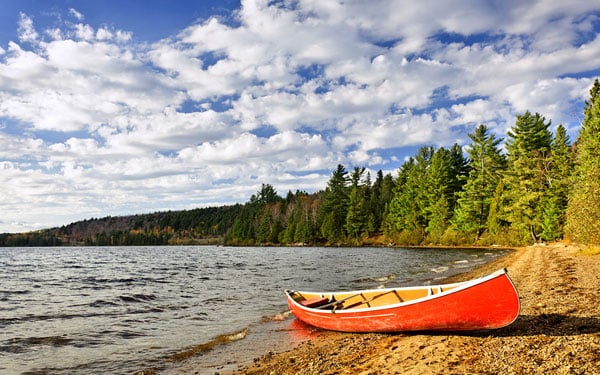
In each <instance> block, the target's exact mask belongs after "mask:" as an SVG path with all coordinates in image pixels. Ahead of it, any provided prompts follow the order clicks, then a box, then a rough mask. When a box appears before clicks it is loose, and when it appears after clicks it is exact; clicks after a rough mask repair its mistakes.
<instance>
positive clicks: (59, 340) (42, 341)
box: [0, 336, 73, 353]
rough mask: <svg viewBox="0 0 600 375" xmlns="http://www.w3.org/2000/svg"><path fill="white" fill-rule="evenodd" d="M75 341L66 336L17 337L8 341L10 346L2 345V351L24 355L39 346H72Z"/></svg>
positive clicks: (0, 348)
mask: <svg viewBox="0 0 600 375" xmlns="http://www.w3.org/2000/svg"><path fill="white" fill-rule="evenodd" d="M72 342H73V339H69V338H66V337H64V336H44V337H17V338H12V339H9V340H7V343H8V345H1V346H0V351H3V352H7V353H24V352H27V351H30V350H34V349H35V347H37V346H51V347H60V346H66V345H70V344H71V343H72Z"/></svg>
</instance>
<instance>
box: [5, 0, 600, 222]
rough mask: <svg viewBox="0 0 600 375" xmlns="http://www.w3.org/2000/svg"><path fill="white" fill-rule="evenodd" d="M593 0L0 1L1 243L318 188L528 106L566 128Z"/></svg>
mask: <svg viewBox="0 0 600 375" xmlns="http://www.w3.org/2000/svg"><path fill="white" fill-rule="evenodd" d="M599 31H600V4H598V3H597V2H593V1H588V0H585V1H579V0H575V1H570V2H556V1H553V0H542V1H521V0H507V1H502V2H498V1H481V0H461V1H444V2H439V1H433V0H423V1H418V2H414V1H397V0H374V1H369V2H365V1H358V0H357V1H344V2H341V1H333V0H332V1H322V0H298V1H287V0H282V1H266V0H252V1H250V0H249V1H242V2H237V1H217V0H214V1H167V0H164V1H159V0H153V1H149V0H144V1H134V0H129V1H106V0H104V1H92V0H87V1H84V0H79V1H78V0H70V1H69V0H64V1H39V0H38V1H36V0H21V1H16V0H3V1H1V2H0V186H1V188H0V196H1V198H2V199H0V232H21V231H27V230H34V229H39V228H47V227H53V226H60V225H65V224H68V223H70V222H73V221H76V220H81V219H86V218H91V217H104V216H107V215H113V216H115V215H125V214H137V213H146V212H153V211H159V210H178V209H190V208H194V207H203V206H210V205H222V204H230V203H235V202H246V201H247V200H248V199H249V197H250V195H251V194H253V193H255V192H256V191H257V190H258V189H260V185H261V184H262V183H268V184H271V185H273V186H274V187H275V188H276V189H277V190H278V191H279V192H280V194H282V195H284V194H285V193H286V192H287V191H288V190H290V189H291V190H293V191H295V190H296V189H302V190H307V191H316V190H319V189H323V188H324V187H325V184H326V182H327V180H328V179H329V177H330V174H331V171H332V170H333V169H335V167H336V166H337V164H339V163H341V164H343V165H345V166H346V167H347V168H349V169H350V168H352V167H354V166H365V167H367V168H368V169H369V170H370V171H372V173H373V174H374V173H375V172H376V171H377V170H378V169H382V170H383V171H384V172H390V173H394V174H395V173H396V170H397V169H398V167H399V166H400V165H401V163H402V162H403V161H404V160H405V158H406V157H407V156H411V155H414V153H415V151H416V150H417V149H418V148H419V147H421V146H424V145H434V146H436V147H441V146H451V145H452V144H453V143H455V142H458V143H459V144H461V145H465V144H466V143H467V142H468V137H467V134H468V133H469V132H471V131H472V130H473V129H474V127H475V126H476V125H478V124H480V123H483V124H486V125H487V126H488V127H489V128H490V129H491V130H492V131H493V132H495V133H496V134H497V135H498V136H500V137H504V136H505V134H506V131H507V130H508V129H509V128H510V126H511V125H512V124H514V120H515V118H516V115H517V114H520V113H523V112H525V111H526V110H530V111H532V112H540V113H541V114H543V115H544V116H545V117H546V118H547V119H550V120H552V123H553V124H554V126H556V125H558V124H559V123H562V124H564V125H565V126H566V127H567V129H568V131H569V133H570V135H571V138H572V140H574V139H575V137H576V136H577V132H578V129H579V124H580V121H581V108H582V103H583V101H584V100H585V99H586V98H587V95H588V91H589V88H590V87H591V85H592V82H593V80H594V78H596V77H598V76H599V75H600V38H599V37H598V32H599Z"/></svg>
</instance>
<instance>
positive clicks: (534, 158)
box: [503, 111, 552, 243]
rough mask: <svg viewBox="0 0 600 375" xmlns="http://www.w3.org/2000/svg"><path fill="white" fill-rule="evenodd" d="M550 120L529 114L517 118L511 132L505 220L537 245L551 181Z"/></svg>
mask: <svg viewBox="0 0 600 375" xmlns="http://www.w3.org/2000/svg"><path fill="white" fill-rule="evenodd" d="M549 128H550V121H548V122H546V119H545V118H544V117H543V116H542V115H540V114H539V113H536V114H535V115H532V114H531V113H530V112H529V111H527V112H525V113H524V114H523V115H518V116H517V121H516V123H515V125H513V127H512V128H511V130H510V131H509V132H508V141H507V143H506V149H507V151H508V173H507V176H506V180H505V190H504V194H506V197H505V198H506V200H507V201H508V205H507V206H505V207H504V210H503V217H504V219H505V220H506V221H508V222H509V223H510V225H511V228H512V229H513V230H515V231H516V232H517V233H518V235H519V238H517V240H519V241H523V242H525V241H526V238H527V237H528V236H530V237H531V240H532V241H533V242H534V243H536V242H537V241H538V239H539V235H540V233H541V232H542V223H543V211H544V206H545V200H544V199H545V193H546V188H547V186H548V182H549V175H548V171H549V163H550V146H551V143H552V133H551V132H550V130H549Z"/></svg>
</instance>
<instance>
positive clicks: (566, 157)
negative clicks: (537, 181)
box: [542, 124, 573, 241]
mask: <svg viewBox="0 0 600 375" xmlns="http://www.w3.org/2000/svg"><path fill="white" fill-rule="evenodd" d="M572 171H573V157H572V154H571V145H570V142H569V136H568V135H567V130H566V129H565V127H564V126H562V124H561V125H558V127H557V129H556V133H555V135H554V140H553V141H552V148H551V155H550V171H549V175H550V180H549V186H548V191H547V199H546V203H545V207H544V222H543V224H542V228H543V232H542V238H543V239H544V240H546V241H550V240H555V239H558V238H561V237H562V236H563V232H564V226H565V221H566V211H567V204H568V194H569V188H570V186H571V185H570V182H571V180H570V177H571V173H572Z"/></svg>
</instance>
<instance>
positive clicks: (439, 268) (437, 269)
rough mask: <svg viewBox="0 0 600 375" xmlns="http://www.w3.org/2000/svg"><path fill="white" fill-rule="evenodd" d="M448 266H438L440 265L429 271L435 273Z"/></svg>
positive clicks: (446, 269)
mask: <svg viewBox="0 0 600 375" xmlns="http://www.w3.org/2000/svg"><path fill="white" fill-rule="evenodd" d="M448 268H449V267H446V266H440V267H436V268H432V269H431V270H430V271H431V272H435V273H442V272H446V271H448Z"/></svg>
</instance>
